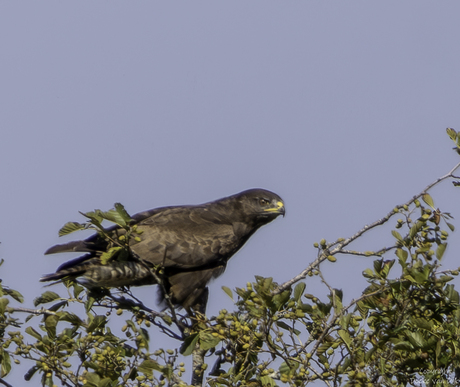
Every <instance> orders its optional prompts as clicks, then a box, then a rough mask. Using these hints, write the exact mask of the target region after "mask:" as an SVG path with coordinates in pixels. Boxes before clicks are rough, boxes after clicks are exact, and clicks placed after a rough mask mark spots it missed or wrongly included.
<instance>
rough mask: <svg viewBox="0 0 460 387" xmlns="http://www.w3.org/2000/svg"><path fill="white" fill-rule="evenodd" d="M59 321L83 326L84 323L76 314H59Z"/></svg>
mask: <svg viewBox="0 0 460 387" xmlns="http://www.w3.org/2000/svg"><path fill="white" fill-rule="evenodd" d="M59 320H60V321H67V322H69V323H71V324H73V325H78V326H80V325H82V324H83V321H82V320H81V319H80V317H78V316H77V315H76V314H74V313H72V312H66V311H65V312H60V314H59Z"/></svg>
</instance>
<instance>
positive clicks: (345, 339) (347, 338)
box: [338, 329, 351, 351]
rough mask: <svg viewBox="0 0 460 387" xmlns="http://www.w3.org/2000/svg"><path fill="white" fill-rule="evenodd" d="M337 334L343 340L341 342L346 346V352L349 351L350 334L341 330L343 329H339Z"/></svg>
mask: <svg viewBox="0 0 460 387" xmlns="http://www.w3.org/2000/svg"><path fill="white" fill-rule="evenodd" d="M338 334H339V336H340V338H341V339H342V340H343V342H344V343H345V345H346V346H347V348H348V350H349V351H351V337H350V334H349V333H348V332H347V331H345V330H343V329H340V330H339V331H338Z"/></svg>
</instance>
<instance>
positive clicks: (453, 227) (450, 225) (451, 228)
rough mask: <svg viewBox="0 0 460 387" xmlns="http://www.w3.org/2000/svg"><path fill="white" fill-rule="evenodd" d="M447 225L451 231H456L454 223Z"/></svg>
mask: <svg viewBox="0 0 460 387" xmlns="http://www.w3.org/2000/svg"><path fill="white" fill-rule="evenodd" d="M446 224H447V227H449V228H450V231H455V226H454V225H453V224H452V223H448V222H446Z"/></svg>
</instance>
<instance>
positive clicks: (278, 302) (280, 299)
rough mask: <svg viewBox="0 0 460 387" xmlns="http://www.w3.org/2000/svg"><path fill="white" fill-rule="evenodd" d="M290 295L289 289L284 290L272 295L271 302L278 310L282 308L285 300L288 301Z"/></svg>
mask: <svg viewBox="0 0 460 387" xmlns="http://www.w3.org/2000/svg"><path fill="white" fill-rule="evenodd" d="M290 296H291V292H290V291H289V290H285V291H284V292H282V293H280V294H277V295H276V296H274V297H273V304H274V305H275V307H276V310H280V309H282V308H284V306H285V304H286V302H288V301H289V298H290Z"/></svg>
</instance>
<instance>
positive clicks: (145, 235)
mask: <svg viewBox="0 0 460 387" xmlns="http://www.w3.org/2000/svg"><path fill="white" fill-rule="evenodd" d="M284 213H285V207H284V203H283V201H282V199H281V198H280V197H279V196H278V195H276V194H275V193H273V192H270V191H267V190H264V189H250V190H247V191H243V192H240V193H238V194H235V195H232V196H229V197H226V198H223V199H219V200H216V201H213V202H209V203H204V204H200V205H189V206H172V207H162V208H156V209H153V210H149V211H144V212H141V213H139V214H136V215H134V216H133V217H132V219H133V222H132V224H133V225H137V229H136V230H137V231H140V232H142V234H141V235H140V239H139V238H135V239H137V240H135V239H134V238H132V239H130V240H129V244H130V245H129V248H130V250H131V252H132V254H131V258H130V259H127V260H126V259H125V260H116V259H114V260H109V261H108V262H106V263H105V264H103V262H102V261H101V259H100V256H101V254H102V253H104V252H105V251H107V250H108V249H109V248H110V243H109V242H108V241H107V240H106V239H104V238H103V237H101V236H100V235H99V234H95V235H93V236H91V237H89V238H88V239H85V240H83V241H75V242H70V243H66V244H62V245H56V246H53V247H51V248H50V249H48V250H47V251H46V252H45V254H54V253H62V252H72V251H74V252H82V253H87V254H85V255H83V256H81V257H79V258H76V259H73V260H71V261H68V262H66V263H64V264H63V265H61V266H60V267H59V268H58V269H57V271H56V273H53V274H47V275H45V276H43V277H42V278H41V279H40V281H55V280H64V279H73V280H76V281H77V282H78V283H80V284H82V285H84V286H85V287H87V288H89V289H92V288H100V287H120V286H140V285H150V284H157V283H158V278H159V277H158V276H157V275H156V274H155V271H157V272H158V268H161V273H162V274H161V278H162V282H163V284H162V285H163V286H162V287H161V288H162V289H164V290H165V291H166V292H167V293H168V294H169V295H170V297H171V301H172V302H173V304H175V305H177V306H182V307H184V308H186V309H187V310H188V309H189V308H190V307H192V306H193V305H194V304H195V303H196V302H197V300H199V299H200V297H201V296H202V295H203V294H204V292H205V290H206V285H207V284H208V282H209V281H210V280H211V279H212V278H215V277H217V276H219V275H221V274H222V273H223V271H224V270H225V267H226V265H227V262H228V260H229V259H230V258H231V257H232V256H233V255H234V254H235V253H236V252H237V251H238V250H239V249H240V248H241V247H242V246H243V245H244V244H245V243H246V241H247V240H248V239H249V238H250V237H251V235H252V234H254V232H255V231H257V230H258V229H259V228H260V227H261V226H263V225H265V224H267V223H270V222H271V221H272V220H274V219H275V218H276V217H277V216H279V215H283V216H284ZM120 232H122V230H120ZM160 294H161V297H162V299H163V298H164V296H165V294H164V291H163V293H162V291H160Z"/></svg>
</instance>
